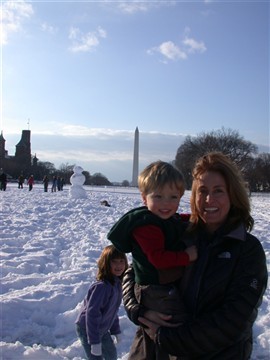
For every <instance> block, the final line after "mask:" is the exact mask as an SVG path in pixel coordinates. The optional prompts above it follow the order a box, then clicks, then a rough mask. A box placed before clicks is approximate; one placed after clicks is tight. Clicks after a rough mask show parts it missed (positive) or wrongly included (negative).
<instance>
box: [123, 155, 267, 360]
mask: <svg viewBox="0 0 270 360" xmlns="http://www.w3.org/2000/svg"><path fill="white" fill-rule="evenodd" d="M191 213H192V214H191V225H190V229H189V231H188V233H187V237H186V241H187V242H188V241H190V239H193V241H195V244H196V245H197V247H198V260H197V261H196V262H195V263H194V265H193V267H192V269H191V271H189V272H186V273H185V276H184V278H183V283H182V286H183V287H184V288H185V297H184V300H185V303H186V306H187V309H188V312H189V314H190V318H189V319H188V320H187V321H186V322H185V323H183V324H181V325H179V326H177V327H171V325H170V323H169V320H170V318H169V317H168V316H166V315H164V314H160V313H154V312H153V311H150V310H147V309H144V308H142V307H140V305H139V304H138V303H137V302H136V300H135V298H134V296H133V277H132V271H131V270H128V272H127V273H126V275H125V278H124V284H123V295H124V305H125V308H126V311H127V313H128V315H129V317H130V319H131V320H132V321H134V322H135V323H137V324H138V323H140V324H143V325H145V326H146V329H145V332H143V333H137V334H136V336H135V339H134V342H133V345H132V348H131V352H130V356H129V359H138V360H142V359H143V347H144V346H146V345H147V343H148V341H149V338H150V339H154V340H155V342H156V344H158V346H160V348H161V349H162V350H163V351H166V352H168V353H170V354H172V355H175V356H177V358H178V359H200V360H224V359H230V360H246V359H249V358H250V355H251V352H252V326H253V323H254V321H255V319H256V316H257V312H258V307H259V306H260V304H261V301H262V296H263V294H264V291H265V289H266V285H267V267H266V258H265V253H264V251H263V248H262V246H261V243H260V242H259V240H258V239H257V238H255V237H254V236H253V235H251V234H250V233H249V231H251V229H252V227H253V218H252V217H251V215H250V203H249V198H248V194H247V192H246V188H245V182H244V180H243V178H242V176H241V173H240V171H239V170H238V168H237V167H236V166H235V165H234V163H233V162H232V161H231V160H230V159H229V158H228V157H226V156H225V155H223V154H221V153H209V154H207V155H205V156H203V157H201V158H200V159H199V160H198V161H197V163H196V165H195V168H194V170H193V184H192V191H191ZM160 325H162V326H160ZM146 334H147V335H146ZM148 336H149V338H148ZM147 340H148V341H147ZM145 344H146V345H145Z"/></svg>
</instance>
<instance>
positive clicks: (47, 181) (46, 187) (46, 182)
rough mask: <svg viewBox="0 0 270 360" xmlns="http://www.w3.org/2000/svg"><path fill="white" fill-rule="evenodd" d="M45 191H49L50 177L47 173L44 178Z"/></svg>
mask: <svg viewBox="0 0 270 360" xmlns="http://www.w3.org/2000/svg"><path fill="white" fill-rule="evenodd" d="M43 185H44V192H48V185H49V178H48V176H47V175H45V176H44V178H43Z"/></svg>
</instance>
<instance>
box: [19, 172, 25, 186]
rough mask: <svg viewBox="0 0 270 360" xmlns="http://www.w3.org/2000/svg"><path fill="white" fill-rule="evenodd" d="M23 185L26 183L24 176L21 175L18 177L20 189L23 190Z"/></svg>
mask: <svg viewBox="0 0 270 360" xmlns="http://www.w3.org/2000/svg"><path fill="white" fill-rule="evenodd" d="M23 183H24V176H23V174H21V175H20V176H19V177H18V189H23Z"/></svg>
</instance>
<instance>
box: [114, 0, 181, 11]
mask: <svg viewBox="0 0 270 360" xmlns="http://www.w3.org/2000/svg"><path fill="white" fill-rule="evenodd" d="M175 3H176V1H138V0H131V1H121V2H119V3H118V4H117V7H118V9H119V10H120V11H121V12H123V13H125V14H135V13H138V12H144V13H145V12H148V11H150V10H152V9H154V8H160V7H163V6H173V5H175Z"/></svg>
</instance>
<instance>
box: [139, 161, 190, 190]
mask: <svg viewBox="0 0 270 360" xmlns="http://www.w3.org/2000/svg"><path fill="white" fill-rule="evenodd" d="M167 184H169V185H175V186H176V188H177V189H178V190H179V191H180V196H182V195H183V194H184V192H185V181H184V177H183V175H182V174H181V172H180V171H179V170H178V169H176V167H174V166H173V165H172V164H169V163H167V162H164V161H161V160H158V161H155V162H153V163H151V164H149V165H148V166H147V167H146V168H145V169H144V170H143V171H142V172H141V173H140V175H139V177H138V187H139V190H140V192H141V193H142V194H146V195H147V194H149V193H151V192H152V191H154V190H157V189H161V188H163V187H164V186H165V185H167Z"/></svg>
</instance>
